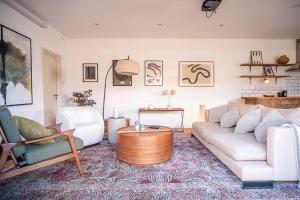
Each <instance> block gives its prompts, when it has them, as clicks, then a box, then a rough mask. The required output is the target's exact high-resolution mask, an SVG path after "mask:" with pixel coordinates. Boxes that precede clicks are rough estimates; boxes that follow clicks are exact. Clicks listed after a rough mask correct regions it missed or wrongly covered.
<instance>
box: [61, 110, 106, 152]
mask: <svg viewBox="0 0 300 200" xmlns="http://www.w3.org/2000/svg"><path fill="white" fill-rule="evenodd" d="M56 122H57V123H62V130H69V129H75V133H74V136H76V137H78V138H80V139H82V140H83V146H89V145H92V144H96V143H99V142H100V141H101V140H102V139H103V136H104V122H103V118H102V116H101V114H100V113H99V111H98V110H97V109H96V108H93V107H64V108H61V109H60V110H58V112H57V115H56Z"/></svg>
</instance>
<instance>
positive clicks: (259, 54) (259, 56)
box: [251, 51, 263, 64]
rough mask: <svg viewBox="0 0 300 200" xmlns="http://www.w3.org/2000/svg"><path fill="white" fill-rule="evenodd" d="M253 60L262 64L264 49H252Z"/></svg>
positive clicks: (253, 62) (254, 62)
mask: <svg viewBox="0 0 300 200" xmlns="http://www.w3.org/2000/svg"><path fill="white" fill-rule="evenodd" d="M251 62H252V64H262V63H263V58H262V51H251Z"/></svg>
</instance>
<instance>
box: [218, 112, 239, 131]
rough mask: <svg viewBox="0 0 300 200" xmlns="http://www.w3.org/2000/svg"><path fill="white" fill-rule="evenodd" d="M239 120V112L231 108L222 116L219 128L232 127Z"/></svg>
mask: <svg viewBox="0 0 300 200" xmlns="http://www.w3.org/2000/svg"><path fill="white" fill-rule="evenodd" d="M239 118H240V112H239V109H238V108H233V109H231V110H229V111H228V112H226V113H225V114H224V115H222V117H221V120H220V126H221V127H222V128H231V127H234V126H235V125H236V123H237V121H238V120H239Z"/></svg>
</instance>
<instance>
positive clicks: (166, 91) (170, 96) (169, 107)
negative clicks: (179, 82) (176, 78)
mask: <svg viewBox="0 0 300 200" xmlns="http://www.w3.org/2000/svg"><path fill="white" fill-rule="evenodd" d="M175 94H176V90H164V91H163V95H168V105H167V108H168V109H172V96H173V95H175Z"/></svg>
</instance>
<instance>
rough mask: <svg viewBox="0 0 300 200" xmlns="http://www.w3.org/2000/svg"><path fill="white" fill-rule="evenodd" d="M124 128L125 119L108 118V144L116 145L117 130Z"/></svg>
mask: <svg viewBox="0 0 300 200" xmlns="http://www.w3.org/2000/svg"><path fill="white" fill-rule="evenodd" d="M123 127H126V118H125V117H119V118H113V117H110V118H108V122H107V129H108V141H109V143H112V144H116V143H117V130H118V129H119V128H123Z"/></svg>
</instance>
